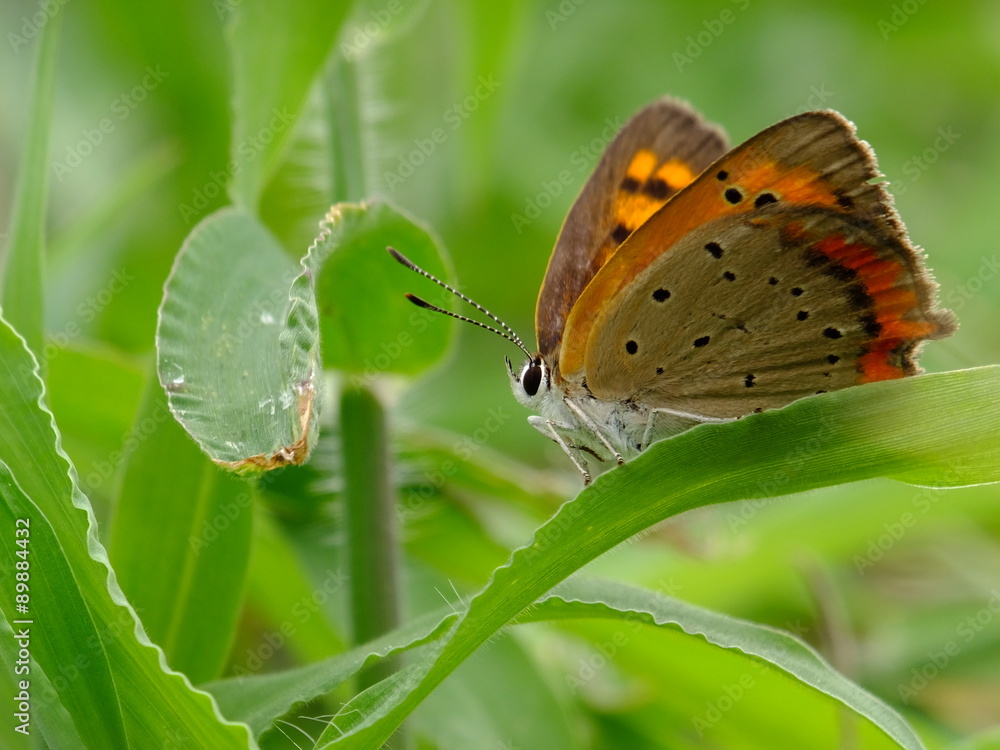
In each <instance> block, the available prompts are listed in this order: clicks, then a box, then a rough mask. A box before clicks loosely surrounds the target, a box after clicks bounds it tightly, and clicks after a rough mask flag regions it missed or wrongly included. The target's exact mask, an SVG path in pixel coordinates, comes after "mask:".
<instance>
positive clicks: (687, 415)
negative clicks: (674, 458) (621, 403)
mask: <svg viewBox="0 0 1000 750" xmlns="http://www.w3.org/2000/svg"><path fill="white" fill-rule="evenodd" d="M658 414H663V415H664V416H666V415H669V416H672V417H679V418H680V419H687V420H691V421H692V422H697V423H698V424H706V423H711V424H723V423H725V422H735V421H736V420H737V419H738V418H739V417H708V416H706V415H704V414H695V413H694V412H688V411H678V410H676V409H667V408H665V407H658V408H656V409H650V411H649V419H648V420H647V421H646V430H645V431H644V432H643V434H642V447H641V448H640V450H646V448H648V447H649V444H650V442H652V439H653V434H654V429H653V427H654V425H655V424H656V416H657V415H658ZM692 426H696V425H692Z"/></svg>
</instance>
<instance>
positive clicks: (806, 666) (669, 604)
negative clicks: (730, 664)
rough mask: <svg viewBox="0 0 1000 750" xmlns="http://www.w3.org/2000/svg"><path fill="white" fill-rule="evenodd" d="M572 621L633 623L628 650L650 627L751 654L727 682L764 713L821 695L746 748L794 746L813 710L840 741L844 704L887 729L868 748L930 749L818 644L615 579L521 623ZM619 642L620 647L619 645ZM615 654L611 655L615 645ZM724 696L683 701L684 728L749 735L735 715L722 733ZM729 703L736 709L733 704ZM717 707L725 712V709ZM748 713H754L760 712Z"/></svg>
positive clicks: (546, 606) (561, 599) (820, 732)
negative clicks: (805, 695)
mask: <svg viewBox="0 0 1000 750" xmlns="http://www.w3.org/2000/svg"><path fill="white" fill-rule="evenodd" d="M572 619H610V620H616V621H619V622H624V623H628V625H629V627H628V628H627V629H622V630H618V631H615V632H616V633H622V634H623V638H616V639H615V640H617V641H618V642H619V644H620V645H621V646H624V643H622V641H623V640H624V641H627V635H625V634H626V633H634V632H635V630H636V628H635V627H634V626H636V625H639V624H642V625H651V626H654V627H657V628H662V629H664V630H668V631H679V632H682V633H684V634H686V635H689V636H693V637H694V639H695V640H700V639H702V638H703V639H704V640H705V641H707V642H708V643H710V644H712V645H713V646H718V647H719V648H720V649H722V650H723V651H724V653H725V655H726V656H728V657H729V658H731V659H732V660H733V661H734V662H737V663H739V662H745V661H746V660H747V658H748V657H749V659H750V661H752V662H754V664H753V665H752V666H753V669H752V670H751V669H748V666H747V665H746V664H742V665H740V666H736V667H735V670H736V671H737V672H739V673H740V675H741V678H743V679H741V680H740V681H738V682H736V683H728V684H727V685H726V687H729V688H730V692H729V693H728V695H729V698H730V701H731V702H739V701H740V700H741V699H742V698H743V697H744V696H746V697H748V698H752V700H751V701H748V702H754V703H756V704H757V705H758V706H760V707H762V709H763V712H764V713H773V706H775V705H785V706H788V705H791V703H792V701H795V700H796V697H797V696H798V695H800V694H801V693H802V692H803V691H802V688H803V686H808V687H810V688H813V690H814V691H815V693H813V694H812V695H811V698H812V700H811V702H810V703H811V704H812V705H801V706H800V713H797V714H792V713H790V712H787V711H785V712H780V716H777V717H775V716H772V717H771V721H772V725H771V727H772V733H771V734H770V735H769V736H767V737H758V738H757V740H756V741H755V740H753V739H750V738H745V737H744V738H743V744H745V746H747V747H761V748H762V749H763V748H770V747H774V746H776V745H783V744H788V745H789V746H794V745H795V744H796V743H795V742H794V740H793V738H794V737H795V736H796V735H797V734H798V733H800V732H801V731H802V730H803V728H804V727H803V722H804V721H805V720H806V718H807V715H806V711H809V716H810V718H811V720H810V721H807V722H806V724H807V725H808V729H807V731H808V732H809V733H810V734H815V735H817V736H822V737H830V738H834V737H836V736H838V733H839V731H840V728H841V720H842V719H843V716H842V715H841V713H840V711H838V710H837V709H838V708H839V707H840V705H842V706H845V707H847V708H849V709H850V710H852V711H853V712H855V713H856V714H857V715H858V716H860V717H864V718H865V719H867V720H868V721H870V722H871V723H872V724H874V725H875V726H876V727H880V728H881V729H882V730H883V731H884V734H882V736H881V741H879V740H878V739H877V735H875V736H873V738H872V741H871V742H872V744H867V743H866V744H865V745H864V747H875V746H879V744H880V745H881V746H891V745H890V744H888V740H889V738H892V740H893V741H894V743H896V744H898V745H899V746H901V747H906V748H922V747H923V745H922V743H921V742H920V739H919V738H918V737H917V736H916V734H915V733H914V732H913V730H912V729H911V728H910V726H909V725H908V724H907V723H906V722H905V721H904V720H903V718H902V717H901V716H900V715H899V714H898V713H896V711H894V710H893V709H892V708H890V707H889V706H887V705H886V704H885V703H883V702H882V701H881V700H879V699H878V698H876V697H875V696H873V695H871V694H870V693H868V692H867V691H865V690H863V689H862V688H860V687H859V686H857V685H855V684H854V683H853V682H851V681H850V680H848V679H847V678H846V677H844V676H843V675H841V674H840V673H839V672H837V671H836V670H835V669H834V668H833V667H832V666H831V665H830V664H828V663H827V662H826V660H824V659H823V657H822V656H820V655H819V654H818V653H816V652H815V651H814V650H813V649H812V647H811V646H809V645H808V644H806V643H804V642H803V641H801V640H799V639H798V638H796V637H795V636H793V635H792V634H790V633H785V632H783V631H780V630H776V629H774V628H771V627H768V626H766V625H760V624H758V623H754V622H748V621H746V620H740V619H737V618H734V617H730V616H728V615H724V614H720V613H718V612H712V611H710V610H707V609H703V608H701V607H696V606H694V605H693V604H688V603H687V602H683V601H680V600H677V599H674V598H672V597H668V596H664V595H663V594H662V593H660V592H655V591H647V590H643V589H639V588H636V587H633V586H627V585H624V584H620V583H616V582H612V581H600V580H592V579H591V580H578V579H575V578H574V579H570V580H569V581H566V582H565V583H562V584H560V585H559V586H558V587H557V588H556V589H555V590H554V591H553V592H552V593H551V594H549V595H547V596H545V597H544V598H543V599H541V600H540V601H539V602H538V604H537V605H536V606H534V607H532V608H530V609H529V610H527V611H525V613H524V614H523V615H522V616H520V617H519V618H518V622H522V623H527V622H544V621H549V620H572ZM612 644H613V645H614V641H612ZM608 650H609V652H610V651H611V649H610V648H609V649H608ZM606 658H607V659H613V658H614V653H609V654H608V655H607V657H606ZM767 671H777V672H780V673H781V674H782V675H785V676H788V677H791V678H792V680H785V681H777V680H770V681H766V680H765V678H763V676H762V675H763V674H765V673H766V672H767ZM723 673H724V672H723V670H721V669H720V670H718V671H714V670H713V671H712V674H716V675H719V674H723ZM744 675H749V679H746V678H744ZM734 685H735V687H734ZM762 693H763V694H762ZM720 695H727V693H726V692H725V691H720V690H719V687H718V686H717V685H716V686H714V687H713V688H712V689H710V690H709V691H708V693H707V695H704V696H683V697H681V696H677V701H676V702H677V703H679V704H682V705H684V706H685V707H686V708H687V709H688V711H689V712H690V713H691V714H692V715H693V719H692V721H691V722H690V724H688V725H686V726H684V727H683V729H682V731H687V730H688V729H690V728H691V727H692V726H693V727H694V729H695V730H699V731H698V734H699V736H702V735H703V734H704V735H706V741H712V740H714V741H717V742H719V743H720V744H723V745H725V744H728V743H729V742H730V741H731V739H732V738H726V737H716V736H715V733H716V731H720V732H721V733H723V734H724V733H725V732H726V731H735V732H736V733H737V737H741V736H742V734H743V733H742V732H740V729H739V727H738V726H735V727H734V726H733V722H734V721H737V718H736V717H735V716H732V717H727V724H728V725H729V726H728V727H720V728H718V729H716V724H717V723H718V721H719V719H720V718H721V713H725V712H720V716H718V717H717V716H715V715H713V713H712V711H711V708H712V707H713V706H712V705H711V704H713V703H714V704H719V703H720V702H719V701H718V700H715V699H717V698H718V697H719V696H720ZM706 699H707V702H708V703H709V704H710V706H709V710H708V711H705V710H704V709H705V706H704V702H705V701H706ZM692 704H693V705H694V706H695V707H696V708H695V710H694V711H691V708H690V707H691V705H692ZM816 704H819V705H816ZM721 705H722V706H726V705H730V708H731V707H732V706H731V704H726V703H725V702H722V703H721ZM714 707H715V708H716V710H718V705H715V706H714ZM743 708H746V707H745V706H744V707H743ZM824 709H825V710H824ZM736 713H739V712H736ZM746 713H747V714H751V713H752V710H751V711H747V712H746ZM748 718H749V717H748ZM759 718H763V717H759ZM824 719H825V720H827V721H829V722H830V724H828V725H826V726H823V725H821V724H820V723H819V722H820V721H822V720H824ZM782 731H784V732H787V733H788V736H787V739H785V741H784V742H783V741H782V738H781V736H780V735H779V732H782ZM875 743H879V744H875ZM741 746H742V745H741Z"/></svg>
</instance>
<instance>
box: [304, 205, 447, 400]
mask: <svg viewBox="0 0 1000 750" xmlns="http://www.w3.org/2000/svg"><path fill="white" fill-rule="evenodd" d="M390 245H391V246H394V247H396V248H398V249H399V250H400V252H402V253H403V254H404V255H406V256H407V257H408V258H410V260H412V261H413V262H414V263H416V264H417V265H419V266H422V267H423V268H424V269H425V270H427V271H428V272H430V273H432V274H434V275H435V276H437V277H439V278H441V279H444V280H447V278H448V276H449V267H448V261H447V259H446V257H445V255H444V252H443V251H442V249H441V245H440V243H439V242H438V241H437V239H436V238H435V237H434V236H433V235H432V234H431V233H430V231H428V230H427V229H425V228H424V227H422V226H420V225H419V224H418V223H417V222H416V221H415V220H414V219H411V218H409V217H408V216H406V215H405V214H403V213H402V212H400V211H399V210H397V209H395V208H393V207H392V206H390V205H389V204H387V203H383V202H371V203H362V204H350V203H342V204H338V205H336V206H334V207H333V208H331V209H330V212H329V213H328V214H327V216H326V218H325V219H324V221H323V223H322V224H321V234H320V236H319V238H318V239H317V241H316V242H315V243H314V244H313V246H312V247H311V248H310V250H309V255H308V256H307V257H306V259H305V260H304V261H303V265H304V266H305V268H306V269H307V270H306V271H305V273H304V274H303V277H302V278H303V280H304V279H305V278H306V277H311V278H315V279H316V299H317V304H318V306H319V314H320V331H321V337H322V340H323V362H324V365H325V366H326V367H334V368H337V369H339V370H343V371H346V372H348V373H351V375H352V378H353V379H354V380H355V381H358V382H359V383H367V382H368V381H370V380H371V379H372V378H374V377H377V376H378V375H380V374H383V373H399V374H414V373H417V372H420V371H421V370H423V369H425V368H427V367H429V366H430V365H431V364H433V363H434V362H436V361H437V360H438V359H440V357H441V356H442V355H443V354H444V352H445V351H446V349H447V347H448V342H449V340H450V335H451V332H452V326H451V325H450V322H449V321H445V320H442V319H441V318H442V317H443V316H441V315H437V314H435V313H431V312H428V311H427V310H422V309H419V308H417V307H414V306H413V305H412V304H411V303H410V302H409V301H407V299H406V298H405V297H404V296H403V293H404V292H405V291H406V290H407V289H408V288H409V287H410V286H411V285H412V284H413V283H414V282H415V281H417V278H416V276H415V275H414V274H413V273H412V272H411V271H408V270H406V269H404V268H403V267H402V266H400V265H398V264H397V263H396V262H395V261H394V260H393V259H392V258H391V257H390V256H389V255H388V254H387V253H386V250H385V249H386V247H387V246H390ZM425 283H426V282H425ZM431 301H432V302H434V303H435V304H437V305H439V306H442V307H446V308H447V307H449V306H450V304H451V297H450V295H449V294H448V293H447V292H445V291H444V290H441V293H440V295H438V297H434V298H432V299H431Z"/></svg>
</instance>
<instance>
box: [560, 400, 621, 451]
mask: <svg viewBox="0 0 1000 750" xmlns="http://www.w3.org/2000/svg"><path fill="white" fill-rule="evenodd" d="M565 403H566V406H568V407H569V408H570V410H571V411H572V412H573V413H574V414H576V416H577V417H578V418H579V420H580V421H581V422H582V423H583V424H584V426H585V427H586V428H587V429H588V430H590V431H591V432H592V433H593V434H594V435H596V436H597V439H598V440H600V441H601V443H602V444H603V445H604V447H605V448H607V449H608V452H609V453H610V454H611V455H612V456H614V459H615V461H617V462H618V465H619V466H621V465H622V464H623V463H625V459H624V458H622V454H621V453H619V452H618V451H617V450H616V449H615V447H614V446H613V445H612V444H611V442H610V441H609V440H608V438H607V437H606V436H605V434H604V431H603V430H602V429H601V428H600V427H598V426H597V425H596V424H595V423H594V420H593V419H591V418H590V416H588V414H587V412H585V411H584V410H583V409H581V408H580V407H579V406H578V405H577V404H576V403H575V402H574V401H573V400H571V399H568V398H567V399H565Z"/></svg>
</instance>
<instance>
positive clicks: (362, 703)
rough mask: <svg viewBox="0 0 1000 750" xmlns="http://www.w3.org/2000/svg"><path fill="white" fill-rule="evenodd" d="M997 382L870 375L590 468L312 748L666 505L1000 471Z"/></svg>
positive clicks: (366, 741) (376, 737) (386, 703)
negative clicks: (402, 663) (439, 636)
mask: <svg viewBox="0 0 1000 750" xmlns="http://www.w3.org/2000/svg"><path fill="white" fill-rule="evenodd" d="M998 388H1000V367H983V368H978V369H974V370H966V371H959V372H949V373H942V374H936V375H926V376H922V377H916V378H909V379H906V380H899V381H889V382H883V383H874V384H871V385H867V386H864V387H858V388H849V389H846V390H843V391H839V392H836V393H831V394H824V395H822V396H817V397H812V398H807V399H802V400H800V401H797V402H795V403H793V404H791V405H789V406H788V407H786V408H784V409H779V410H774V411H769V412H764V413H762V414H758V415H754V416H752V417H748V418H746V419H743V420H741V421H738V422H735V423H731V424H727V425H703V426H701V427H698V428H696V429H693V430H690V431H688V432H686V433H684V434H682V435H679V436H678V437H676V438H674V439H672V440H666V441H662V442H660V443H658V444H657V445H654V446H652V447H651V448H650V449H649V450H648V451H646V452H645V453H644V454H643V455H641V456H640V457H638V458H637V459H635V460H634V461H632V462H630V463H628V464H626V465H625V466H623V467H620V468H619V469H616V470H615V471H613V472H610V473H609V474H606V475H604V476H602V477H599V478H598V479H597V481H595V482H594V484H593V485H592V486H591V487H589V488H587V489H585V490H584V491H583V492H581V493H580V495H578V496H577V498H576V499H575V500H573V501H572V502H569V503H567V504H566V505H564V506H563V507H562V508H561V509H560V510H559V512H558V513H557V514H556V515H555V516H554V517H553V518H552V519H551V520H550V521H548V522H547V523H546V524H545V525H544V526H542V527H541V528H540V529H538V531H537V533H536V534H535V538H534V540H533V541H532V542H531V544H529V545H528V546H526V547H523V548H521V549H519V550H517V551H516V552H514V554H513V555H512V557H511V559H510V561H509V562H508V564H507V565H506V566H505V567H503V568H500V569H498V570H497V571H496V572H495V573H494V576H493V579H492V580H491V582H490V584H489V585H488V586H487V587H486V589H484V590H483V591H482V592H481V593H480V594H479V595H478V596H477V597H476V598H475V599H473V601H472V603H471V604H470V606H469V610H468V612H467V613H466V614H465V616H464V617H463V618H462V620H461V621H460V622H459V623H458V625H456V627H455V629H454V630H453V631H452V633H451V634H450V636H449V637H448V638H447V639H446V641H445V642H443V643H442V644H441V645H440V653H438V654H437V655H436V658H435V659H434V661H433V663H432V664H431V663H428V662H424V663H422V664H412V665H410V666H409V667H407V668H406V669H404V670H403V671H402V672H400V673H397V674H396V675H394V676H393V678H390V679H389V680H385V681H384V683H382V684H380V685H377V686H374V687H373V688H372V689H370V690H368V691H365V692H364V693H362V694H360V695H359V696H358V698H356V699H355V700H354V701H352V702H351V703H349V704H348V705H347V706H345V707H344V709H343V710H342V711H341V712H340V713H339V714H338V715H337V717H335V719H334V722H333V723H332V724H331V726H330V727H329V728H328V729H327V731H326V732H324V734H323V736H322V737H321V740H320V744H322V743H324V742H332V745H331V746H332V747H338V748H341V747H343V748H366V747H371V746H373V745H376V744H378V743H379V742H382V741H384V740H385V739H386V738H387V737H389V735H391V734H392V732H393V731H394V729H395V727H396V726H398V725H399V723H400V722H401V721H402V720H403V718H405V716H406V715H407V714H408V713H409V712H410V711H412V710H413V708H414V707H415V706H416V705H417V704H418V703H419V702H420V701H421V700H422V699H423V698H424V697H425V696H426V695H427V694H428V693H429V692H430V691H431V690H433V688H434V687H435V686H436V685H437V684H438V683H440V682H441V680H443V679H444V678H445V676H447V675H448V674H449V673H450V672H451V671H452V670H454V669H455V668H456V667H457V666H458V665H459V664H460V663H462V661H464V660H465V659H466V658H467V657H468V656H469V655H470V654H471V653H472V652H473V651H475V649H477V648H478V647H479V646H480V645H482V644H483V643H484V642H485V641H486V640H488V639H489V638H490V637H491V636H492V634H493V633H495V632H496V631H497V630H498V629H500V628H501V627H503V626H504V625H505V624H506V623H507V622H509V621H510V620H511V619H512V618H514V617H516V616H517V615H518V614H519V613H520V612H521V611H522V610H524V609H525V608H527V607H529V606H530V605H531V604H532V603H533V602H534V601H535V600H536V599H537V598H539V597H540V596H541V595H542V594H544V593H545V592H546V591H548V590H549V589H551V588H552V587H553V586H555V585H556V584H558V583H559V582H560V581H562V580H563V579H565V578H566V577H568V576H569V575H570V574H572V573H573V572H574V571H575V570H577V569H579V568H580V567H582V566H583V565H584V564H586V563H587V562H589V561H591V560H593V559H594V558H595V557H597V556H598V555H601V554H603V553H604V552H606V551H608V550H609V549H611V548H612V547H614V546H615V545H617V544H620V543H621V542H622V541H624V540H626V539H628V538H629V537H631V536H632V535H634V534H637V533H639V532H641V531H643V530H644V529H646V528H648V527H650V526H652V525H653V524H655V523H657V522H660V521H662V520H664V519H666V518H669V517H671V516H673V515H676V514H677V513H680V512H683V511H685V510H690V509H692V508H696V507H700V506H703V505H707V504H711V503H720V502H727V501H731V500H738V499H743V498H751V497H771V496H774V495H779V494H789V493H793V492H801V491H804V490H808V489H814V488H817V487H823V486H829V485H832V484H839V483H844V482H852V481H860V480H862V479H869V478H873V477H891V478H895V479H899V480H902V481H908V482H919V483H922V484H929V485H935V486H941V487H957V486H963V485H970V484H977V483H983V482H997V481H1000V402H998V401H997V400H996V398H995V394H996V392H997V389H998ZM915 415H920V416H919V417H917V416H915ZM882 729H883V730H884V731H886V732H887V733H888V732H890V730H889V729H888V728H887V727H882Z"/></svg>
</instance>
